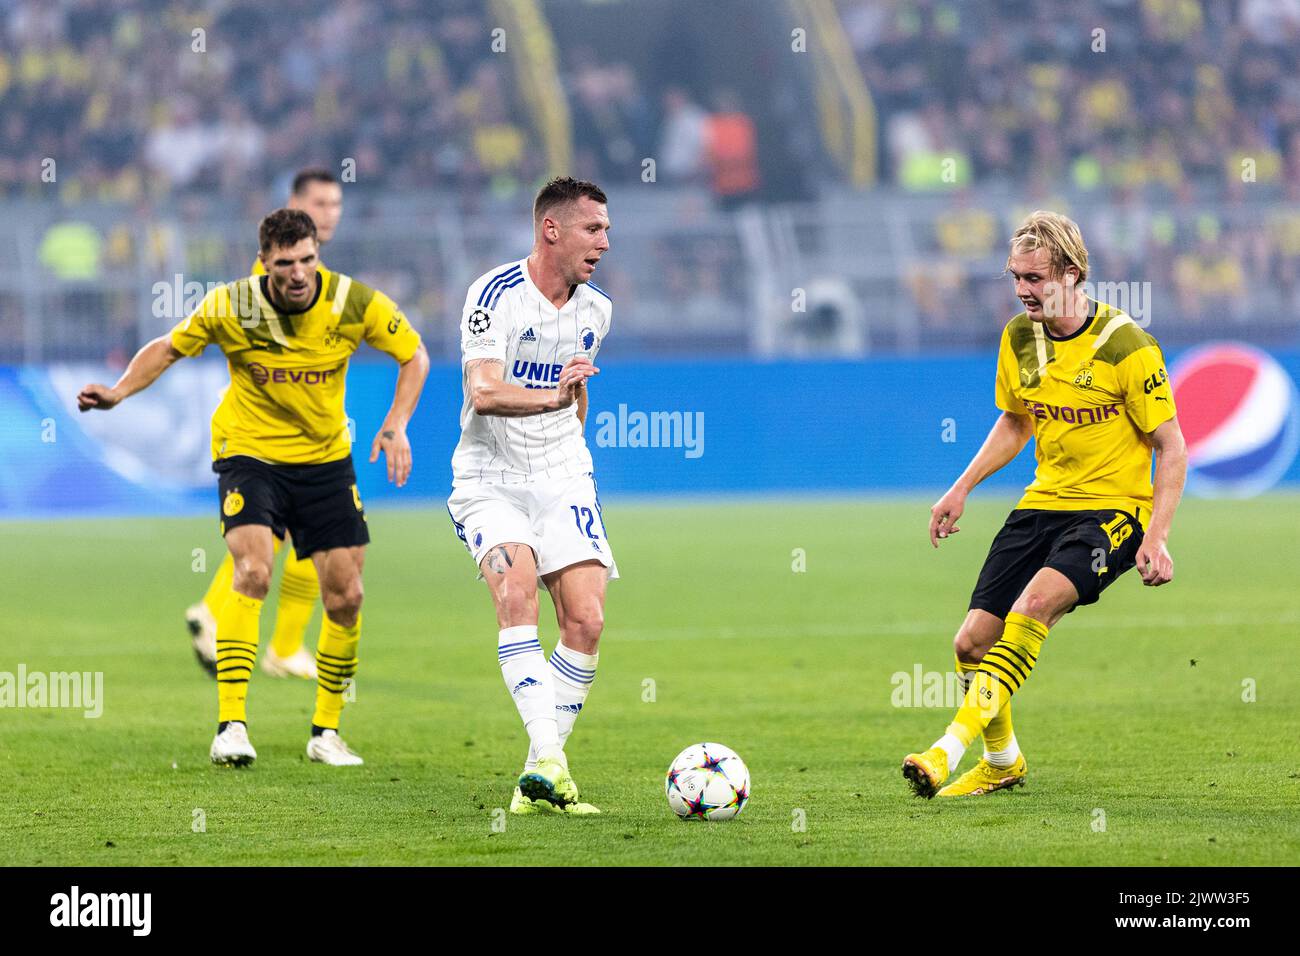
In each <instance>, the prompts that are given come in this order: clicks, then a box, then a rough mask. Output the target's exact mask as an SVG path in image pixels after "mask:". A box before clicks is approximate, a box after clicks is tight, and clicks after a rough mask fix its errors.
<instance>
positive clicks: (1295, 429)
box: [1170, 342, 1300, 498]
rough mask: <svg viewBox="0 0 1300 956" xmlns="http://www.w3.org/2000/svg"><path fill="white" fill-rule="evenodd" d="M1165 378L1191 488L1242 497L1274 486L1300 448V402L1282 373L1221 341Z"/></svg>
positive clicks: (1261, 357) (1269, 361) (1267, 359)
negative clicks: (1184, 446) (1179, 428)
mask: <svg viewBox="0 0 1300 956" xmlns="http://www.w3.org/2000/svg"><path fill="white" fill-rule="evenodd" d="M1170 377H1171V379H1172V385H1173V391H1174V402H1175V404H1176V406H1177V408H1178V420H1179V422H1180V423H1181V425H1182V428H1183V435H1184V437H1185V438H1186V439H1187V452H1188V484H1189V486H1190V487H1191V488H1192V489H1193V490H1194V491H1196V492H1198V493H1200V494H1203V495H1207V496H1212V497H1228V498H1246V497H1250V496H1252V495H1257V494H1260V493H1261V492H1263V491H1266V490H1267V489H1269V488H1271V487H1272V486H1273V485H1275V484H1277V482H1278V481H1279V480H1280V479H1281V478H1282V476H1283V475H1284V474H1286V471H1287V469H1288V468H1289V467H1290V466H1291V463H1292V462H1293V461H1294V460H1295V457H1296V451H1297V449H1298V448H1300V398H1298V396H1297V394H1296V385H1295V382H1293V381H1292V380H1291V376H1290V375H1288V374H1287V372H1286V370H1285V369H1284V368H1282V366H1281V365H1279V364H1278V363H1277V362H1276V361H1275V360H1274V359H1273V358H1272V357H1271V356H1269V355H1267V354H1266V353H1264V352H1261V351H1259V350H1258V349H1255V348H1251V347H1250V346H1248V345H1241V344H1238V343H1233V342H1222V343H1215V344H1212V345H1207V346H1203V347H1202V348H1198V349H1195V350H1193V351H1192V352H1189V353H1188V354H1187V355H1185V356H1183V358H1182V359H1181V360H1180V361H1179V362H1178V364H1177V365H1176V366H1174V368H1173V370H1172V375H1171V376H1170Z"/></svg>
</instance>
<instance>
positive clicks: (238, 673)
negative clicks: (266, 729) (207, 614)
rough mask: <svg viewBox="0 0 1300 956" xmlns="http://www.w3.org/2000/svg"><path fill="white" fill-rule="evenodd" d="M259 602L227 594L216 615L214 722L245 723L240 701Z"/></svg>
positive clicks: (254, 648) (243, 695) (252, 650)
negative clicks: (215, 697)
mask: <svg viewBox="0 0 1300 956" xmlns="http://www.w3.org/2000/svg"><path fill="white" fill-rule="evenodd" d="M261 614H262V602H261V601H259V600H258V599H257V598H251V597H247V596H245V595H243V594H240V593H239V592H238V591H231V592H230V596H229V597H228V598H227V599H226V603H225V604H224V605H223V606H222V608H221V613H219V614H218V615H217V720H219V721H226V720H242V721H245V722H247V720H248V717H247V715H246V714H245V711H244V701H245V699H246V698H247V697H248V678H249V677H250V676H251V675H252V673H253V662H254V661H256V660H257V639H258V638H257V625H258V621H259V620H260V619H261Z"/></svg>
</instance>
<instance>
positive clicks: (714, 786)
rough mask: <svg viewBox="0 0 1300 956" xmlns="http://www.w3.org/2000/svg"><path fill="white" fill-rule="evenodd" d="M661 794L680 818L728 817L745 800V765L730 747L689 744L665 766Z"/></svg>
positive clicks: (746, 793)
mask: <svg viewBox="0 0 1300 956" xmlns="http://www.w3.org/2000/svg"><path fill="white" fill-rule="evenodd" d="M664 793H665V794H667V796H668V806H670V807H672V810H673V813H675V814H677V815H678V816H679V817H681V818H682V819H683V820H713V821H722V820H731V819H734V818H735V817H736V816H738V815H739V814H740V811H741V810H743V809H745V804H746V803H747V802H748V801H749V768H748V767H746V766H745V761H743V760H741V759H740V755H739V754H737V753H736V752H735V751H734V750H732V749H731V748H730V747H724V746H722V744H709V743H705V744H692V745H691V746H690V747H687V748H686V749H685V750H683V751H682V752H681V753H679V754H678V755H677V758H676V759H675V760H674V761H673V763H672V766H670V767H669V768H668V777H667V779H666V780H665V781H664Z"/></svg>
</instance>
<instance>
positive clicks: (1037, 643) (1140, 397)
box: [903, 211, 1187, 797]
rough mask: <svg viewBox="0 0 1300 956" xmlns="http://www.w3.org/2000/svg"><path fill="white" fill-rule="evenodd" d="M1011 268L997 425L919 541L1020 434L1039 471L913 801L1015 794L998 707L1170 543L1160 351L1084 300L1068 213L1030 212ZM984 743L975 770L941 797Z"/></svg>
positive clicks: (984, 590) (1171, 473)
mask: <svg viewBox="0 0 1300 956" xmlns="http://www.w3.org/2000/svg"><path fill="white" fill-rule="evenodd" d="M1007 272H1008V273H1010V275H1011V277H1012V278H1013V279H1014V280H1015V289H1016V296H1017V297H1018V298H1019V299H1020V301H1021V302H1022V303H1023V304H1024V306H1025V311H1024V312H1022V313H1020V314H1019V315H1017V316H1016V317H1015V318H1013V319H1012V320H1011V321H1010V322H1008V323H1007V326H1006V328H1005V329H1004V330H1003V333H1002V344H1001V346H1000V348H999V351H998V371H997V386H996V401H997V405H998V407H999V408H1000V409H1001V410H1002V416H1001V417H1000V418H999V419H998V420H997V422H996V423H995V424H994V426H993V429H992V431H990V432H989V435H988V438H987V439H985V441H984V445H983V447H982V448H980V450H979V452H978V453H977V454H976V455H975V457H974V459H972V461H971V463H970V465H969V466H967V468H966V470H965V471H964V472H963V473H962V474H961V477H959V478H958V479H957V481H956V482H955V483H954V484H953V486H952V487H951V488H950V489H949V490H948V492H947V493H946V494H945V495H944V496H943V497H942V498H940V499H939V501H938V502H937V503H936V504H935V505H934V507H933V508H931V509H930V541H931V543H932V544H933V545H934V546H935V547H936V548H937V547H938V546H939V542H940V541H942V540H944V539H946V538H948V537H949V536H951V535H954V534H956V533H957V532H958V530H959V528H958V527H957V520H958V519H959V518H960V517H961V514H962V511H963V510H964V508H965V506H966V498H967V496H968V495H969V494H970V492H971V490H972V489H973V488H974V487H975V486H976V485H978V484H979V483H980V482H981V481H983V480H984V479H985V478H987V477H988V476H989V475H991V474H993V473H994V472H995V471H997V470H998V469H999V468H1001V467H1002V466H1004V465H1006V464H1007V463H1008V462H1010V461H1011V460H1012V459H1014V458H1015V457H1016V455H1018V454H1019V453H1020V451H1021V449H1023V448H1024V447H1025V443H1026V442H1028V441H1029V439H1030V437H1031V436H1032V437H1033V438H1034V453H1035V456H1036V457H1037V459H1038V467H1037V470H1036V472H1035V474H1034V480H1033V482H1032V483H1031V484H1030V485H1029V487H1028V488H1026V489H1025V494H1024V497H1022V498H1021V499H1020V502H1019V503H1018V504H1017V505H1016V508H1015V510H1014V511H1012V512H1011V514H1010V515H1009V516H1008V518H1007V520H1006V524H1005V525H1004V526H1003V528H1002V530H1001V531H1000V532H999V533H998V535H997V537H995V538H994V539H993V545H992V547H991V548H990V549H989V553H988V557H987V558H986V559H985V561H984V567H983V569H982V570H981V571H980V575H979V580H978V582H977V583H976V585H975V592H974V594H973V595H972V596H971V601H970V609H969V611H968V612H967V614H966V620H965V621H964V622H963V623H962V625H961V628H960V629H959V630H958V631H957V636H956V639H955V640H954V642H953V644H954V647H955V649H956V652H957V670H958V672H959V673H960V674H962V675H963V678H964V680H963V683H964V685H965V687H966V693H965V699H964V700H963V702H962V704H961V707H960V708H959V709H958V711H957V714H956V716H955V717H954V719H953V721H952V723H950V724H949V725H948V728H947V731H946V732H945V733H944V735H943V736H942V737H940V738H939V739H938V740H937V741H935V743H934V745H933V746H931V747H930V748H929V749H928V750H925V751H922V752H920V753H913V754H909V755H908V756H907V758H906V759H905V760H904V761H903V776H904V777H905V778H906V779H907V781H908V782H909V783H910V784H911V787H912V789H913V791H914V792H915V793H916V794H917V795H918V796H923V797H933V796H935V795H936V793H937V794H938V796H940V797H960V796H979V795H982V794H987V793H992V792H993V791H996V790H1001V789H1004V788H1006V787H1012V786H1016V785H1019V784H1023V783H1024V781H1025V776H1026V772H1027V771H1026V762H1025V758H1024V755H1023V754H1022V753H1021V752H1020V747H1019V745H1018V743H1017V742H1016V735H1015V733H1014V731H1013V730H1012V726H1011V703H1010V700H1011V696H1012V695H1013V694H1014V693H1015V692H1016V691H1017V690H1019V689H1020V687H1021V685H1022V684H1023V683H1024V681H1025V680H1026V679H1027V678H1028V677H1029V674H1030V672H1031V671H1032V670H1033V669H1034V666H1035V664H1036V663H1037V662H1038V657H1039V653H1040V652H1041V651H1042V648H1043V642H1044V641H1045V640H1046V638H1047V635H1048V631H1049V630H1050V629H1051V628H1052V627H1054V626H1055V625H1056V624H1057V622H1058V621H1060V620H1061V618H1062V617H1064V616H1065V614H1067V613H1068V612H1069V611H1071V610H1073V609H1074V608H1075V607H1078V606H1079V605H1083V604H1092V603H1093V602H1095V601H1096V600H1097V599H1098V597H1099V596H1100V595H1101V592H1102V591H1103V590H1104V589H1105V588H1106V587H1108V586H1109V585H1110V584H1111V582H1113V581H1114V580H1115V579H1116V578H1118V577H1119V576H1120V575H1121V574H1123V573H1124V572H1125V571H1127V570H1128V569H1129V568H1131V567H1133V566H1134V565H1136V566H1137V569H1138V573H1139V574H1140V575H1141V576H1142V582H1143V583H1144V584H1146V585H1149V586H1152V587H1158V586H1159V585H1162V584H1166V583H1168V582H1169V581H1170V580H1172V578H1173V573H1174V563H1173V558H1172V557H1170V554H1169V549H1168V547H1167V541H1168V538H1169V529H1170V526H1171V524H1172V523H1173V519H1174V511H1175V510H1176V509H1177V507H1178V502H1179V500H1180V498H1181V497H1182V491H1183V481H1184V479H1185V477H1186V473H1187V450H1186V447H1185V445H1184V443H1183V435H1182V431H1181V430H1180V429H1179V427H1178V419H1177V417H1176V416H1175V411H1176V410H1175V408H1174V397H1173V391H1172V389H1171V388H1170V387H1169V380H1168V375H1167V373H1166V371H1165V362H1164V356H1163V355H1162V354H1161V352H1160V346H1159V345H1158V344H1157V343H1156V340H1155V339H1154V338H1152V337H1151V336H1150V335H1148V334H1147V333H1146V332H1145V331H1144V330H1143V329H1141V328H1139V327H1138V326H1137V325H1136V324H1135V323H1134V321H1133V320H1132V319H1131V318H1130V317H1129V316H1127V315H1125V314H1124V313H1123V312H1121V311H1119V310H1118V309H1116V308H1113V307H1112V306H1109V305H1106V304H1104V303H1101V302H1097V301H1096V300H1094V299H1091V298H1089V297H1088V296H1087V295H1086V294H1085V292H1084V289H1083V288H1082V283H1083V282H1084V280H1085V279H1086V278H1087V276H1088V250H1087V249H1086V248H1085V246H1084V244H1083V237H1082V236H1081V235H1080V233H1079V227H1078V226H1076V225H1075V224H1074V222H1072V221H1071V220H1069V219H1067V218H1065V217H1064V216H1061V215H1058V214H1056V213H1052V212H1042V211H1040V212H1035V213H1033V214H1032V215H1031V216H1029V218H1028V219H1026V220H1025V222H1024V223H1023V224H1022V225H1021V226H1020V228H1019V229H1017V230H1016V232H1015V235H1013V236H1012V237H1011V253H1010V256H1009V257H1008V259H1007ZM1153 452H1154V454H1155V482H1154V485H1153V484H1152V477H1151V475H1152V453H1153ZM981 734H982V735H983V737H984V753H983V756H982V757H981V759H980V760H979V762H978V763H976V765H975V766H974V767H973V768H971V769H970V770H968V771H967V772H966V773H964V774H962V776H961V777H959V778H958V779H957V780H955V781H954V782H953V783H951V784H949V785H948V786H944V783H945V782H946V781H947V779H948V777H949V775H950V774H951V773H952V772H953V771H955V770H956V769H957V765H958V763H959V762H960V760H961V758H962V755H963V753H964V752H965V750H966V749H967V748H968V747H970V746H971V744H972V743H973V742H974V741H975V738H977V737H979V736H980V735H981ZM941 788H942V789H941Z"/></svg>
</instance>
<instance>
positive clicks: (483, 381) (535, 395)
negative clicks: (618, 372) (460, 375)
mask: <svg viewBox="0 0 1300 956" xmlns="http://www.w3.org/2000/svg"><path fill="white" fill-rule="evenodd" d="M599 372H600V369H598V368H596V366H594V365H592V364H591V359H589V358H585V357H583V356H577V357H575V358H572V359H569V361H568V363H567V364H565V366H564V368H562V369H561V370H560V378H559V381H558V382H557V387H556V388H523V387H522V386H519V385H511V384H509V383H508V382H506V381H505V374H506V366H505V363H504V362H502V361H501V360H500V359H471V360H470V361H468V362H466V363H465V378H466V385H467V387H468V391H469V396H470V400H471V401H472V402H473V403H474V411H476V412H477V413H478V414H480V415H499V416H502V417H503V418H523V417H525V416H528V415H540V414H542V413H543V412H553V411H556V410H558V409H561V408H568V407H569V406H570V405H572V404H574V403H575V402H577V401H578V398H579V396H580V395H582V394H583V392H585V391H586V383H587V379H589V378H590V377H591V376H593V375H596V374H598V373H599Z"/></svg>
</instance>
